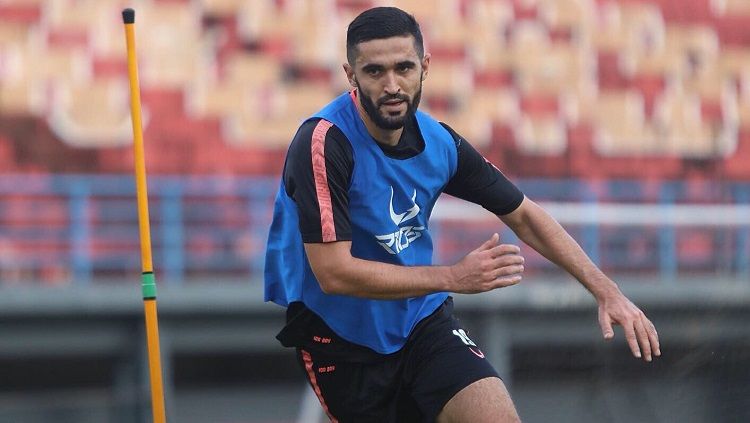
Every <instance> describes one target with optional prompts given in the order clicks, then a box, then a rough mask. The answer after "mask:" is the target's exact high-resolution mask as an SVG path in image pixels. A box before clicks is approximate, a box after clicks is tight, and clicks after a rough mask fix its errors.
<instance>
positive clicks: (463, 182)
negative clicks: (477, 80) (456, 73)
mask: <svg viewBox="0 0 750 423" xmlns="http://www.w3.org/2000/svg"><path fill="white" fill-rule="evenodd" d="M440 123H441V125H443V127H445V129H447V130H448V132H450V133H451V135H453V140H454V142H455V143H456V149H457V150H458V167H457V170H456V174H455V175H453V178H451V180H450V181H448V185H447V186H446V187H445V190H444V191H443V192H445V193H446V194H449V195H452V196H454V197H457V198H460V199H462V200H466V201H470V202H472V203H475V204H479V205H480V206H482V207H484V208H485V209H487V210H489V211H490V212H492V213H494V214H496V215H501V216H502V215H505V214H508V213H511V212H513V211H514V210H515V209H517V208H518V206H520V205H521V202H522V201H523V198H524V195H523V193H522V192H521V190H520V189H518V187H516V186H515V185H514V184H513V183H512V182H511V181H510V180H508V178H506V177H505V175H503V173H502V172H501V171H500V169H498V168H497V167H495V165H493V164H492V163H490V162H489V161H488V160H487V159H485V158H484V156H482V155H481V154H480V153H479V152H478V151H477V150H476V149H474V147H473V146H472V145H471V144H469V143H468V142H467V141H466V140H465V139H464V138H463V137H462V136H461V135H459V134H458V133H457V132H456V131H454V130H453V128H451V127H449V126H448V125H446V124H444V123H442V122H440Z"/></svg>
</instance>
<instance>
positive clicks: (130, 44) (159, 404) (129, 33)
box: [122, 8, 167, 423]
mask: <svg viewBox="0 0 750 423" xmlns="http://www.w3.org/2000/svg"><path fill="white" fill-rule="evenodd" d="M122 20H123V22H124V24H125V40H126V43H127V49H128V77H129V78H130V113H131V119H132V122H133V151H134V153H135V186H136V194H137V197H138V227H139V229H140V238H141V265H142V284H141V290H142V291H143V311H144V313H145V317H146V341H147V345H148V367H149V378H150V381H151V410H152V412H153V416H154V423H164V422H166V420H167V419H166V414H165V411H164V387H163V385H162V372H161V353H160V351H159V323H158V318H157V313H156V279H155V278H154V268H153V263H152V261H151V230H150V228H149V218H148V189H147V188H146V162H145V160H144V154H143V126H142V123H141V93H140V88H139V84H138V64H137V60H136V54H135V11H134V10H133V9H130V8H128V9H124V10H123V11H122Z"/></svg>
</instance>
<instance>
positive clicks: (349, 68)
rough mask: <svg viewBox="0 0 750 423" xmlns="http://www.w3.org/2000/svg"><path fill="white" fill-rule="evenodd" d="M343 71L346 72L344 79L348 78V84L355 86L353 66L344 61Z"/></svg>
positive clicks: (355, 78) (355, 79)
mask: <svg viewBox="0 0 750 423" xmlns="http://www.w3.org/2000/svg"><path fill="white" fill-rule="evenodd" d="M343 66H344V72H345V73H346V79H348V80H349V85H351V86H352V87H354V88H357V77H355V76H354V68H352V66H351V65H350V64H348V63H344V64H343Z"/></svg>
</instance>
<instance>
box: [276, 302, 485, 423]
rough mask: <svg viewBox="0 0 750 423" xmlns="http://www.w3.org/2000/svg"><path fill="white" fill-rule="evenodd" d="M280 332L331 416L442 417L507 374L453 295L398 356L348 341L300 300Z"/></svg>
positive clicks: (427, 419)
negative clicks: (458, 311) (477, 385)
mask: <svg viewBox="0 0 750 423" xmlns="http://www.w3.org/2000/svg"><path fill="white" fill-rule="evenodd" d="M278 338H279V340H281V341H282V344H284V345H285V346H295V347H296V349H297V358H298V359H299V363H300V365H301V366H302V368H303V369H304V371H305V375H306V376H307V380H308V382H309V383H310V385H311V387H312V388H313V390H314V391H315V394H316V395H317V396H318V399H319V400H320V403H321V405H322V406H323V409H324V411H325V412H326V413H327V414H328V417H329V418H330V419H331V421H338V422H378V423H384V422H434V421H435V419H436V418H437V416H438V414H439V413H440V411H441V410H442V409H443V407H444V406H445V404H446V403H447V402H448V401H449V400H450V399H451V398H452V397H453V396H454V395H455V394H456V393H458V391H460V390H461V389H463V388H465V387H466V386H468V385H470V384H472V383H473V382H475V381H478V380H480V379H484V378H487V377H499V376H498V374H497V372H496V371H495V369H494V368H493V367H492V365H491V364H490V363H489V362H488V361H487V360H486V359H485V358H484V354H483V353H482V351H481V350H480V349H479V347H477V346H476V345H475V344H474V342H473V341H472V340H471V339H469V337H468V336H467V335H466V332H465V331H464V329H462V328H461V327H460V325H459V323H458V320H457V319H456V318H455V317H454V316H453V300H452V298H450V297H449V298H448V299H447V300H446V301H445V303H443V304H442V305H441V306H440V307H439V308H438V309H437V310H436V311H435V312H434V313H432V314H431V315H430V316H428V317H426V318H425V319H423V320H422V321H420V322H419V323H418V324H417V326H416V327H415V329H414V331H413V332H412V334H411V335H410V336H409V339H408V340H407V342H406V345H404V347H403V348H402V349H401V350H400V351H398V352H395V353H393V354H388V355H382V354H377V353H375V352H374V351H373V350H371V349H369V348H365V347H362V346H359V345H355V344H352V343H350V342H347V341H345V340H343V339H341V338H340V337H338V336H337V335H336V334H334V333H333V331H332V330H331V329H330V328H328V326H327V325H325V323H323V321H322V319H320V317H318V316H317V315H315V314H314V313H312V312H311V311H310V310H309V309H307V308H306V307H304V305H301V304H299V303H297V305H295V306H294V307H293V308H292V310H291V312H290V313H289V322H288V324H287V326H286V327H285V328H284V330H282V332H281V333H280V334H279V336H278Z"/></svg>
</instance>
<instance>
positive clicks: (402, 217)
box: [375, 187, 424, 254]
mask: <svg viewBox="0 0 750 423" xmlns="http://www.w3.org/2000/svg"><path fill="white" fill-rule="evenodd" d="M416 200H417V190H414V193H413V194H412V196H411V202H412V204H413V206H412V207H411V208H409V209H408V210H406V211H405V212H403V213H396V212H395V211H394V210H393V187H391V200H390V202H389V210H388V211H389V213H390V216H391V220H392V221H393V223H394V224H395V225H396V226H398V230H397V231H395V232H393V233H390V234H385V235H376V236H375V238H377V239H378V244H380V245H381V246H382V247H383V248H385V250H386V251H388V252H389V253H391V254H398V253H400V252H401V251H403V250H405V249H406V248H408V247H409V245H411V243H412V242H414V240H415V239H417V238H419V237H420V236H422V231H424V226H413V225H406V226H401V224H402V223H404V222H406V221H407V220H410V219H413V218H414V217H415V216H417V215H418V214H419V206H418V205H417V201H416Z"/></svg>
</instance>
